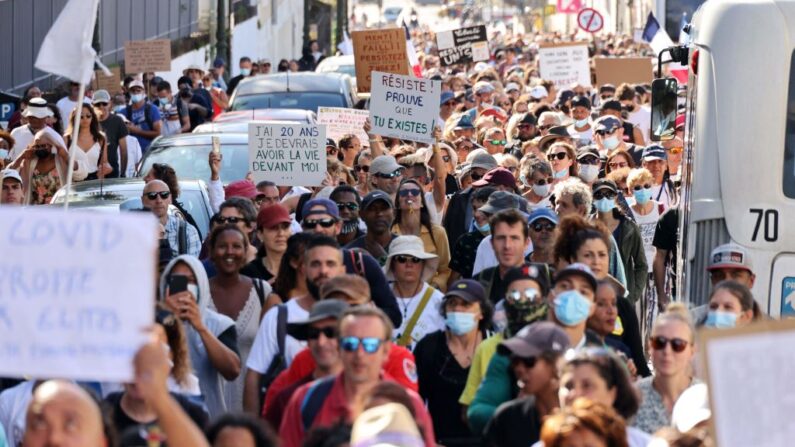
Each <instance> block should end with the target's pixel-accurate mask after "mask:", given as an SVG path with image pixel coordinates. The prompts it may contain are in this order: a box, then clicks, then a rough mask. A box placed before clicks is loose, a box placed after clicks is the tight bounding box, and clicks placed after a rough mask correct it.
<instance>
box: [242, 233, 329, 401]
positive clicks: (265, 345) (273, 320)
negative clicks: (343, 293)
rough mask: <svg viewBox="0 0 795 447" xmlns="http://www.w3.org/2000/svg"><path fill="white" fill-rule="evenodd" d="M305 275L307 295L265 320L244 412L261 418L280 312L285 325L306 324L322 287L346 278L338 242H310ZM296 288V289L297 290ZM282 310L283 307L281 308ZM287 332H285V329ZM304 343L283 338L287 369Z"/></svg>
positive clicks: (251, 365)
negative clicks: (264, 381) (264, 383)
mask: <svg viewBox="0 0 795 447" xmlns="http://www.w3.org/2000/svg"><path fill="white" fill-rule="evenodd" d="M304 273H305V275H306V288H307V291H308V293H307V294H306V295H302V296H298V297H282V299H283V300H287V299H289V298H292V299H290V300H289V301H287V303H286V304H283V305H280V306H276V307H273V308H271V309H270V310H269V311H268V312H267V313H266V314H265V316H264V317H263V318H262V322H261V323H260V327H259V330H257V336H256V337H255V338H254V344H253V346H252V347H251V352H250V354H249V357H248V361H247V362H246V367H248V372H247V373H246V381H245V387H244V391H243V408H244V410H245V411H247V412H250V413H253V414H255V415H259V414H260V409H261V402H260V395H259V393H260V381H261V380H262V376H263V375H265V374H266V373H267V372H268V370H269V369H270V368H271V363H272V362H273V360H274V356H275V355H277V354H279V343H278V340H277V338H278V337H277V333H278V330H277V329H278V328H277V326H278V315H279V309H280V308H283V309H284V310H283V311H282V312H285V311H286V313H287V315H286V317H287V318H286V322H287V323H294V322H297V321H303V320H306V319H307V318H308V317H309V311H310V310H311V309H312V306H313V305H314V304H315V302H317V301H318V300H319V299H320V286H321V285H323V283H325V282H326V280H328V279H329V278H333V277H335V276H338V275H344V274H345V264H344V263H343V260H342V251H341V250H340V248H339V245H338V244H337V240H336V239H334V238H332V237H329V236H323V235H315V236H312V238H311V239H310V240H309V241H308V242H307V244H306V250H305V255H304ZM295 286H297V285H294V287H295ZM282 306H283V307H282ZM285 330H286V328H285ZM304 345H305V343H302V342H299V341H298V340H296V339H295V338H293V337H291V336H290V335H286V332H285V338H284V352H282V353H281V354H282V355H283V356H284V366H285V367H287V366H289V364H290V363H291V362H292V360H293V357H295V355H296V354H297V353H298V352H299V351H301V349H303V348H304Z"/></svg>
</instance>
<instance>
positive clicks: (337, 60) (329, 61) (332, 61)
mask: <svg viewBox="0 0 795 447" xmlns="http://www.w3.org/2000/svg"><path fill="white" fill-rule="evenodd" d="M355 63H356V59H354V57H353V55H352V54H345V55H342V56H329V57H326V58H323V60H322V61H320V63H319V64H317V66H318V67H321V66H324V65H354V64H355Z"/></svg>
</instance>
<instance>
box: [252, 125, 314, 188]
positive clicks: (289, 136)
mask: <svg viewBox="0 0 795 447" xmlns="http://www.w3.org/2000/svg"><path fill="white" fill-rule="evenodd" d="M248 161H249V171H251V174H252V177H253V180H254V183H258V182H261V181H263V180H268V181H271V182H274V183H276V184H277V185H279V186H320V184H321V183H322V182H323V180H324V179H325V178H326V126H316V125H303V124H263V123H249V125H248Z"/></svg>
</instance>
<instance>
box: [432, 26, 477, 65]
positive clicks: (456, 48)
mask: <svg viewBox="0 0 795 447" xmlns="http://www.w3.org/2000/svg"><path fill="white" fill-rule="evenodd" d="M436 45H437V47H438V48H439V61H440V63H441V64H442V65H443V66H448V65H454V64H460V63H468V62H478V61H485V60H488V59H489V43H488V37H487V35H486V26H485V25H478V26H470V27H467V28H459V29H454V30H450V31H442V32H439V33H437V34H436Z"/></svg>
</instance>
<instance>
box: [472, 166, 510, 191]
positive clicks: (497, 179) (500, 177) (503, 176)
mask: <svg viewBox="0 0 795 447" xmlns="http://www.w3.org/2000/svg"><path fill="white" fill-rule="evenodd" d="M486 185H500V186H507V187H509V188H514V189H515V188H516V178H515V177H514V176H513V174H511V171H509V170H508V169H506V168H503V167H497V168H494V169H492V170H490V171H489V172H487V173H486V175H484V176H483V178H482V179H480V180H478V181H476V182H474V183H472V186H486Z"/></svg>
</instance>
